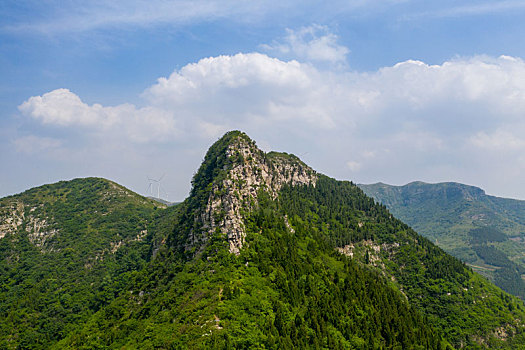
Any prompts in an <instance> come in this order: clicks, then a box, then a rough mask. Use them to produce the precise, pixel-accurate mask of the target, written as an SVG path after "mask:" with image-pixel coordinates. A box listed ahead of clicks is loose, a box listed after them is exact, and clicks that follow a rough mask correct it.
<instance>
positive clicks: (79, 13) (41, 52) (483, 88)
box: [0, 0, 525, 200]
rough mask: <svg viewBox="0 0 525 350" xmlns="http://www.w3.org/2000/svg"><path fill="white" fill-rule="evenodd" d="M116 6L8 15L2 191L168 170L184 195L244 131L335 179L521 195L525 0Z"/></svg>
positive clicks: (21, 10)
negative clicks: (225, 137)
mask: <svg viewBox="0 0 525 350" xmlns="http://www.w3.org/2000/svg"><path fill="white" fill-rule="evenodd" d="M86 3H87V4H86ZM108 3H109V2H107V1H90V2H83V1H75V0H70V1H52V0H51V1H10V0H6V1H3V2H2V3H1V4H0V77H1V79H0V107H1V108H0V150H1V152H0V161H1V162H2V164H4V171H2V172H1V173H0V196H5V195H8V194H13V193H17V192H21V191H23V190H25V189H28V188H30V187H33V186H36V185H40V184H43V183H50V182H55V181H59V180H62V179H70V178H74V177H84V176H101V177H106V178H109V179H112V180H115V181H117V182H119V183H121V184H123V185H125V186H127V187H129V188H131V189H132V190H135V191H137V192H139V193H142V194H146V191H147V188H148V177H152V178H159V177H161V176H162V175H164V174H165V176H164V178H163V180H162V196H163V197H164V198H167V199H169V200H181V199H183V198H184V197H185V196H186V195H187V193H188V191H189V186H190V179H191V176H192V174H193V173H194V172H195V170H196V169H197V167H198V165H199V163H200V161H201V160H202V158H203V156H204V153H205V151H206V149H207V147H209V145H210V144H211V143H213V142H214V141H215V140H216V139H217V138H218V137H220V136H221V135H222V134H223V133H224V132H225V131H227V130H230V129H241V130H244V131H246V132H247V133H248V134H249V135H250V136H251V137H252V138H254V139H255V140H256V141H257V143H258V144H259V146H260V147H262V148H263V149H265V150H281V151H287V152H292V153H295V154H297V155H299V156H300V157H301V158H303V159H304V160H305V161H306V162H307V163H308V164H310V165H312V166H313V167H314V168H315V169H316V170H318V171H320V172H322V173H325V174H327V175H330V176H333V177H336V178H339V179H347V180H353V181H355V182H362V183H371V182H376V181H383V182H386V183H393V184H404V183H407V182H410V181H414V180H422V181H427V182H440V181H458V182H464V183H468V184H472V185H476V186H479V187H482V188H484V189H485V190H486V191H487V192H488V193H490V194H494V195H499V196H505V197H513V198H521V199H525V185H523V184H524V183H525V182H524V181H523V179H524V178H525V177H524V176H523V174H524V171H525V137H524V136H523V135H525V63H524V61H523V59H524V58H525V44H524V41H523V38H524V37H525V21H524V20H523V19H524V18H525V1H411V0H400V1H395V0H393V1H384V0H383V1H374V0H372V1H332V2H320V1H300V2H299V1H286V0H284V1H280V2H278V4H276V3H275V2H273V1H158V0H153V1H112V2H111V3H110V4H108Z"/></svg>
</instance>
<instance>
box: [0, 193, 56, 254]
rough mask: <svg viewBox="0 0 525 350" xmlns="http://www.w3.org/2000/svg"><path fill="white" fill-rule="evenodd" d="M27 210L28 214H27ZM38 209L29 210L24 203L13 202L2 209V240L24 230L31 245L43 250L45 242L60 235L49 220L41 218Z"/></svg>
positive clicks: (0, 231) (0, 213)
mask: <svg viewBox="0 0 525 350" xmlns="http://www.w3.org/2000/svg"><path fill="white" fill-rule="evenodd" d="M26 209H28V210H27V212H26ZM36 209H37V207H32V208H29V207H27V206H26V205H25V204H24V203H23V202H21V201H16V202H11V203H10V204H9V205H7V206H4V207H3V208H0V238H3V237H5V236H6V235H7V234H15V233H17V232H19V230H21V229H23V230H24V231H26V232H27V237H28V239H29V241H30V242H31V243H33V244H34V245H36V246H37V247H39V248H43V246H44V244H45V242H46V241H47V240H48V239H49V238H51V237H53V236H54V235H55V234H57V233H58V231H57V230H56V229H53V228H50V225H49V222H48V221H49V219H48V218H42V217H39V216H38V215H37V214H36V213H35V210H36Z"/></svg>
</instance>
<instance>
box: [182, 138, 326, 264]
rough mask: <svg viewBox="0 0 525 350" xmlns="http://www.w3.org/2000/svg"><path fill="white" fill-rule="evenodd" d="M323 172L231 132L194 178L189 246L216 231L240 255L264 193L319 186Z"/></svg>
mask: <svg viewBox="0 0 525 350" xmlns="http://www.w3.org/2000/svg"><path fill="white" fill-rule="evenodd" d="M316 181H317V174H316V172H315V171H314V170H312V169H311V168H310V167H308V166H307V165H306V164H304V163H303V162H302V161H301V160H300V159H299V158H298V157H296V156H294V155H290V154H287V153H277V152H270V153H268V154H267V153H265V152H263V151H261V150H260V149H259V148H258V147H257V146H256V144H255V142H254V141H253V140H252V139H250V138H249V137H248V135H246V134H245V133H243V132H241V131H230V132H228V133H226V134H225V135H224V136H223V137H221V138H220V139H219V140H218V141H217V142H215V143H214V144H213V145H212V146H211V147H210V149H209V150H208V152H207V153H206V156H205V157H204V161H203V163H202V165H201V166H200V168H199V170H198V171H197V173H196V174H195V176H194V178H193V182H192V183H193V188H192V192H191V197H192V200H193V201H195V204H199V205H195V208H201V209H198V210H199V211H200V213H194V215H195V214H196V215H195V218H196V219H195V220H196V221H197V225H196V226H197V227H200V229H194V230H192V232H191V234H190V237H189V238H190V239H189V242H188V244H187V248H193V247H196V246H199V245H201V244H202V243H204V242H206V241H207V240H208V238H209V237H210V236H211V235H213V234H214V233H217V232H220V234H222V235H224V236H225V237H226V238H227V240H228V242H229V245H230V252H232V253H236V254H238V253H239V249H240V248H241V247H242V245H243V243H244V237H245V235H246V233H245V228H244V220H243V217H242V213H241V212H242V211H243V210H246V208H253V207H255V206H257V205H258V204H257V203H258V198H259V196H260V195H261V191H262V192H265V193H267V194H268V195H270V197H271V198H274V199H275V198H276V197H277V194H278V191H279V190H280V189H281V187H282V186H283V185H286V184H288V185H291V186H295V185H312V186H315V183H316Z"/></svg>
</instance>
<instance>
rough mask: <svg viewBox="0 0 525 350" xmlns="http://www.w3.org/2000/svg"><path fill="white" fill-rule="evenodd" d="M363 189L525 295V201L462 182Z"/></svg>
mask: <svg viewBox="0 0 525 350" xmlns="http://www.w3.org/2000/svg"><path fill="white" fill-rule="evenodd" d="M359 186H360V187H361V188H362V189H363V190H364V191H365V193H367V194H368V195H369V196H372V197H374V198H375V199H376V200H377V201H379V202H381V203H383V204H385V205H386V206H387V208H388V209H389V210H390V211H391V212H392V213H393V214H394V215H396V216H397V217H399V218H400V219H401V220H403V221H404V222H406V223H408V224H409V225H410V226H412V227H413V228H414V229H415V230H416V231H417V232H419V233H421V234H422V235H424V236H425V237H427V238H429V239H431V240H432V241H433V242H435V243H436V244H437V245H439V246H440V247H442V248H443V249H444V250H445V251H447V252H448V253H450V254H452V255H454V256H456V257H458V258H460V259H461V260H463V261H465V262H466V263H468V264H469V265H470V266H471V267H472V268H474V269H475V270H476V271H477V272H479V273H481V274H483V275H484V276H486V277H488V278H489V279H491V280H492V281H494V282H495V283H496V285H498V286H499V287H501V288H503V289H504V290H505V291H507V292H509V293H512V294H514V295H517V296H520V297H521V298H523V297H525V284H524V283H523V280H522V274H523V271H525V258H524V257H525V201H519V200H514V199H505V198H498V197H493V196H489V195H486V194H485V193H484V192H483V190H481V189H479V188H476V187H472V186H467V185H462V184H458V183H440V184H427V183H423V182H413V183H410V184H408V185H405V186H390V185H386V184H381V183H378V184H373V185H359Z"/></svg>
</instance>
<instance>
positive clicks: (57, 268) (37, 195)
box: [0, 178, 160, 348]
mask: <svg viewBox="0 0 525 350" xmlns="http://www.w3.org/2000/svg"><path fill="white" fill-rule="evenodd" d="M12 203H23V209H22V212H23V214H24V217H25V220H24V222H23V226H22V228H21V229H20V230H19V231H18V232H17V233H16V234H8V235H7V236H5V237H4V238H2V239H0V257H1V258H0V319H1V320H2V322H0V348H15V347H19V348H47V347H48V346H49V345H50V344H52V343H54V342H56V341H58V340H59V339H62V338H63V337H64V336H65V335H66V334H68V333H70V332H71V331H72V330H73V329H75V327H78V325H79V324H82V323H83V322H85V321H86V320H87V319H88V318H89V317H90V316H91V315H92V314H93V313H95V312H96V311H97V310H99V309H100V308H102V307H104V306H105V305H106V304H107V303H108V302H109V301H111V300H113V299H114V298H115V296H116V294H117V293H118V292H119V291H120V290H121V289H122V288H123V286H124V285H126V283H127V281H128V280H129V278H130V277H131V276H132V275H133V274H134V273H135V272H136V271H137V270H140V269H142V268H143V267H144V266H145V264H146V262H147V261H148V260H149V255H150V250H151V244H150V240H151V235H147V234H145V231H144V230H146V229H147V228H148V226H150V225H151V224H152V223H153V221H154V218H155V217H156V216H157V214H156V205H155V204H154V203H153V202H150V201H148V200H145V199H144V198H142V197H140V196H138V195H136V194H134V193H132V192H130V191H128V190H125V189H124V188H123V187H121V186H119V185H116V184H114V183H112V182H110V181H107V180H103V179H95V178H88V179H77V180H73V181H69V182H59V183H57V184H54V185H46V186H42V187H39V188H35V189H32V190H29V191H26V192H24V193H23V194H21V195H18V196H13V197H6V198H4V199H2V200H1V201H0V208H4V209H6V208H10V207H11V204H12ZM159 214H160V212H159ZM35 220H39V221H40V222H42V221H43V220H45V221H46V222H48V223H49V225H48V226H47V227H44V228H43V229H42V231H43V232H41V233H42V234H43V235H44V237H45V235H49V233H50V232H53V231H54V230H56V231H57V232H58V233H57V234H54V235H52V236H51V237H49V238H48V239H46V240H45V241H43V242H38V241H37V242H31V234H33V233H34V231H35V227H34V226H33V225H31V223H32V222H33V221H35ZM137 237H140V238H141V239H137ZM119 242H120V245H119ZM35 243H41V244H35ZM116 248H118V249H116ZM112 250H114V253H113V252H112Z"/></svg>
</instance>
